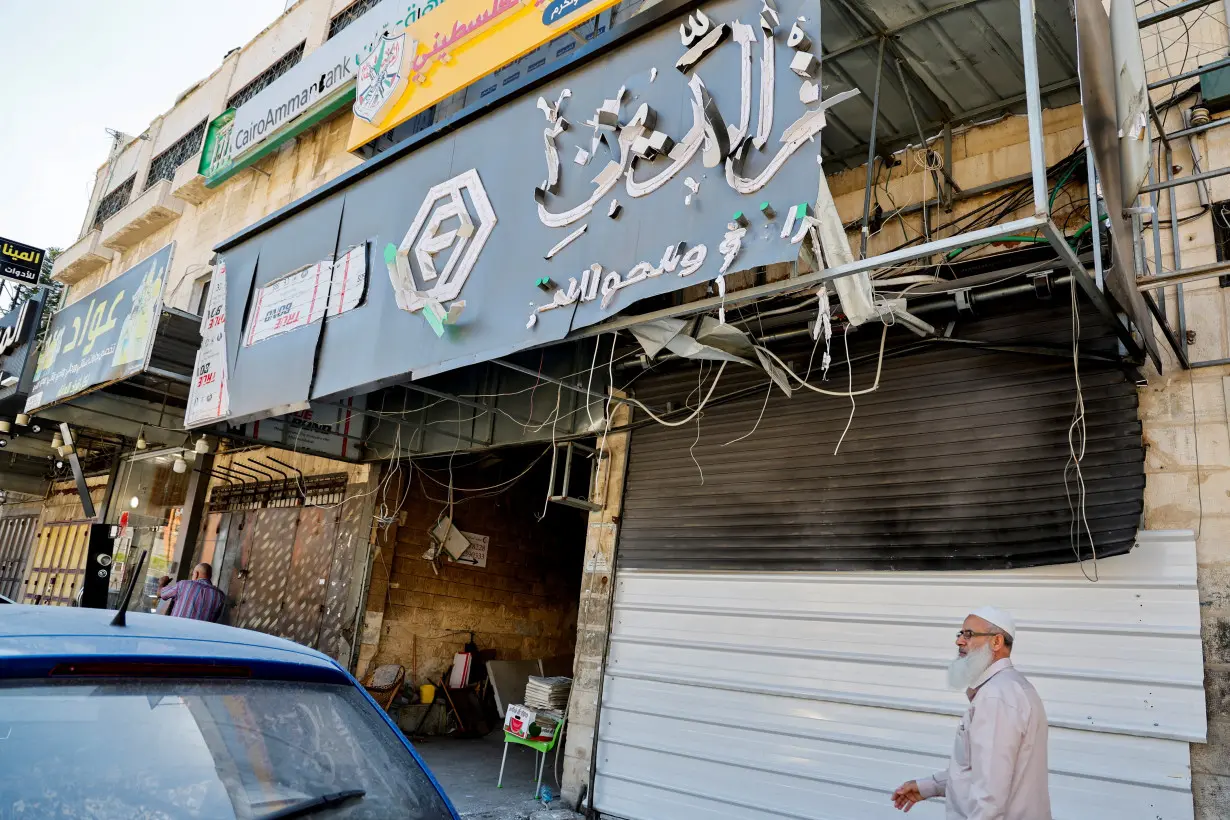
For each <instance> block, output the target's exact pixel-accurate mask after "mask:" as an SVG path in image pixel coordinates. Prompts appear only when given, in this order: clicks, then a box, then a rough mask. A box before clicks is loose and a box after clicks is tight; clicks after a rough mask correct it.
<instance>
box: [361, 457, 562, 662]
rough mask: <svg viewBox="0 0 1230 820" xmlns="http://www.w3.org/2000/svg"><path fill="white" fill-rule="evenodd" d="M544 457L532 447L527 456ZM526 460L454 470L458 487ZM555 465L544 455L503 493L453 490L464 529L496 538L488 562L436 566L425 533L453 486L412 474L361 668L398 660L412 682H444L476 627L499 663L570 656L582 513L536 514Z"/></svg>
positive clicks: (380, 570)
mask: <svg viewBox="0 0 1230 820" xmlns="http://www.w3.org/2000/svg"><path fill="white" fill-rule="evenodd" d="M537 455H538V452H537V451H535V452H533V453H531V454H530V456H529V457H530V458H531V459H532V458H533V457H535V456H537ZM527 463H528V462H527V461H525V460H519V461H516V462H513V461H511V460H509V461H505V462H502V463H501V465H499V466H497V467H494V468H493V467H492V466H491V465H487V466H486V469H480V468H479V465H475V466H474V467H472V468H461V469H454V482H455V486H456V487H459V488H465V487H480V486H490V485H493V484H498V483H499V482H501V481H504V480H507V479H508V478H511V477H513V476H516V475H517V474H518V473H519V472H521V471H522V470H524V469H525V467H526V464H527ZM549 468H550V461H549V458H544V459H543V460H542V461H540V462H539V464H538V465H537V466H536V467H535V469H533V470H531V472H529V473H528V474H527V475H525V476H524V477H523V478H521V479H520V480H519V481H517V482H516V483H515V484H513V485H512V486H511V487H510V488H509V489H508V490H507V491H505V492H502V493H500V494H498V495H494V496H488V497H472V496H474V495H475V494H467V493H460V492H459V493H456V495H455V501H456V502H458V503H456V505H455V507H454V520H455V522H456V524H457V526H458V527H459V528H460V529H461V530H463V531H465V532H472V533H476V534H479V535H486V536H488V537H489V538H490V539H491V540H490V548H489V555H488V561H487V566H486V567H485V568H476V567H469V566H462V565H458V564H450V563H448V562H443V563H440V564H438V565H437V567H436V570H438V573H437V571H436V570H433V565H432V563H431V562H429V561H427V560H425V559H424V558H423V557H422V556H423V553H424V552H426V551H427V549H428V547H429V546H430V537H429V535H428V532H429V530H430V529H431V527H432V526H434V524H435V523H436V520H437V518H438V517H439V515H440V514H441V512H443V510H444V508H445V504H444V503H443V501H444V498H445V497H446V495H447V490H446V489H445V488H444V487H441V486H439V485H437V484H434V483H433V482H432V481H431V480H430V479H424V478H422V477H421V476H416V477H414V478H412V479H411V483H412V485H413V486H412V487H411V488H410V489H409V492H408V495H407V497H406V501H405V503H404V504H403V505H402V508H401V510H402V512H403V513H404V520H399V521H398V522H397V523H396V524H394V525H393V526H391V527H390V528H389V529H388V531H386V532H385V533H383V534H382V536H381V538H380V549H379V551H378V553H377V555H376V559H375V563H374V566H373V570H372V583H371V589H370V592H369V595H368V606H367V626H366V629H365V634H364V638H363V643H364V647H363V652H362V655H361V657H360V664H359V669H358V671H359V674H360V675H362V674H365V673H366V672H367V671H369V670H370V669H373V668H375V666H378V665H381V664H385V663H397V664H401V665H403V666H405V667H406V674H407V680H408V681H413V682H415V683H423V682H427V681H428V680H429V679H431V680H438V679H439V678H440V676H441V675H442V674H443V673H445V671H446V670H447V669H448V668H449V666H450V665H451V664H452V661H453V655H454V654H455V653H457V652H460V651H461V650H462V647H463V645H464V644H465V642H466V641H467V640H469V631H470V630H473V631H474V640H475V642H476V643H477V644H478V646H479V648H480V649H494V650H496V653H497V657H498V659H500V660H524V659H532V658H544V659H545V658H554V657H561V656H571V655H572V654H573V649H574V646H575V643H576V626H577V607H578V598H579V592H580V577H581V560H582V556H583V553H584V548H585V518H584V516H583V514H582V513H580V512H579V511H577V510H573V509H570V508H567V507H561V506H559V505H556V504H552V505H550V508H549V510H548V512H547V516H546V518H545V519H544V520H543V521H542V522H541V523H540V522H538V521H537V520H536V518H535V513H541V511H542V505H543V498H544V493H545V491H546V485H547V475H548V471H549ZM431 475H432V476H434V477H437V478H442V479H443V480H445V481H447V471H446V470H444V471H439V470H435V469H433V470H432V471H431ZM424 483H425V485H426V492H425V491H424ZM429 496H430V497H429ZM433 499H438V500H433ZM373 633H375V634H373Z"/></svg>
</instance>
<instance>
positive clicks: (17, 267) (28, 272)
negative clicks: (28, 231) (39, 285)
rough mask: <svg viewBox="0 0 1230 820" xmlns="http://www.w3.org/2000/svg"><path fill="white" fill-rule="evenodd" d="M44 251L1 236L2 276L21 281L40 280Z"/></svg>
mask: <svg viewBox="0 0 1230 820" xmlns="http://www.w3.org/2000/svg"><path fill="white" fill-rule="evenodd" d="M43 256H44V251H43V250H42V249H40V248H32V247H30V246H29V245H23V244H21V243H20V242H14V241H13V240H11V239H5V238H3V237H0V276H2V277H4V278H5V279H16V280H17V281H19V282H26V283H28V284H34V283H36V282H38V275H39V272H40V271H41V270H42V267H43Z"/></svg>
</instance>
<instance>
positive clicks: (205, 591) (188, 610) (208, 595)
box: [158, 563, 226, 622]
mask: <svg viewBox="0 0 1230 820" xmlns="http://www.w3.org/2000/svg"><path fill="white" fill-rule="evenodd" d="M213 574H214V568H213V567H211V566H210V565H209V564H203V563H202V564H197V565H196V568H195V569H193V570H192V578H191V579H190V580H187V581H179V582H177V583H174V584H170V585H168V586H166V587H163V590H162V592H161V593H160V594H159V596H158V597H160V598H161V599H162V600H164V601H174V602H175V603H174V605H173V607H172V609H171V617H172V618H193V619H195V620H198V621H214V622H217V620H218V619H219V618H220V617H222V605H223V604H224V603H226V596H225V595H223V594H222V590H220V589H218V588H217V587H216V586H214V585H213V582H212V581H211V580H210V578H212V577H213Z"/></svg>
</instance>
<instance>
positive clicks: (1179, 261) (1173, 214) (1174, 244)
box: [1153, 0, 1230, 359]
mask: <svg viewBox="0 0 1230 820" xmlns="http://www.w3.org/2000/svg"><path fill="white" fill-rule="evenodd" d="M1226 2H1228V3H1230V0H1226ZM1164 144H1165V148H1166V178H1167V179H1169V178H1170V177H1172V176H1174V151H1173V150H1171V147H1170V143H1169V142H1165V143H1164ZM1196 187H1197V188H1199V187H1200V186H1199V184H1197V186H1196ZM1166 193H1167V194H1168V195H1169V198H1170V254H1171V256H1172V257H1173V261H1174V270H1183V258H1182V255H1181V254H1182V250H1181V249H1180V247H1179V246H1180V245H1181V244H1182V243H1181V242H1180V241H1179V205H1178V198H1177V196H1176V195H1175V192H1174V188H1167V189H1166ZM1153 219H1154V221H1155V222H1156V221H1157V215H1156V214H1154V217H1153ZM1174 298H1175V307H1176V308H1177V309H1178V311H1179V344H1181V345H1182V346H1183V355H1184V358H1185V359H1186V356H1187V306H1186V305H1185V304H1184V302H1183V285H1182V283H1180V284H1178V285H1175V294H1174Z"/></svg>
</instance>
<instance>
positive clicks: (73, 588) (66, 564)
mask: <svg viewBox="0 0 1230 820" xmlns="http://www.w3.org/2000/svg"><path fill="white" fill-rule="evenodd" d="M89 540H90V522H89V521H64V522H60V523H56V524H47V525H45V526H44V527H43V528H42V529H41V530H39V533H38V539H37V541H36V542H35V545H34V559H33V560H32V561H31V562H30V577H29V578H28V579H27V580H26V590H25V595H24V596H23V597H22V603H24V604H41V605H44V606H72V604H73V602H74V601H75V600H76V596H77V591H78V590H79V589H81V581H82V580H83V577H84V575H85V550H86V544H87V543H88V541H89Z"/></svg>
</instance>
